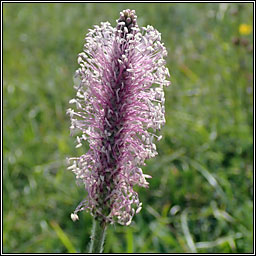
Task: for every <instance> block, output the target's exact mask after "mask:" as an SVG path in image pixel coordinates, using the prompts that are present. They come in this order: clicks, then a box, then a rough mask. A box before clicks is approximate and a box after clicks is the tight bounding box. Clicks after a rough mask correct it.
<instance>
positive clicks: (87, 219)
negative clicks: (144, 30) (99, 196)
mask: <svg viewBox="0 0 256 256" xmlns="http://www.w3.org/2000/svg"><path fill="white" fill-rule="evenodd" d="M126 8H130V9H135V10H136V12H137V15H138V23H139V25H140V26H145V25H147V24H151V25H153V26H154V27H155V28H157V29H158V30H159V31H160V32H161V33H162V40H163V41H164V42H165V45H166V47H167V49H168V53H169V55H168V59H167V64H168V67H169V69H170V73H171V75H172V77H171V81H172V86H170V87H168V88H167V89H166V120H167V123H166V126H165V127H164V129H163V130H162V134H163V139H162V141H160V142H159V143H158V144H157V146H158V150H159V155H158V157H157V158H155V159H152V160H150V161H148V162H147V166H145V167H143V168H144V171H145V172H146V173H148V174H150V175H152V176H153V178H152V179H151V180H150V189H138V190H139V194H140V198H141V200H142V202H143V205H144V207H143V210H142V211H141V213H140V214H139V215H137V216H136V217H135V218H134V221H133V223H132V224H131V226H130V227H122V226H119V225H114V226H111V227H110V228H109V229H108V234H107V240H106V245H105V252H115V253H119V252H128V253H130V252H137V253H140V252H151V253H154V252H158V253H160V252H162V253H164V252H168V253H174V252H175V253H179V252H205V253H206V252H207V253H218V252H219V253H220V252H233V253H234V252H240V253H242V252H252V248H253V247H252V246H253V244H252V234H253V223H252V217H253V203H252V199H253V186H252V180H253V112H252V108H253V81H252V79H253V74H252V66H253V62H252V61H253V60H252V52H253V48H252V31H251V30H252V21H253V5H252V4H217V3H212V4H211V3H201V4H178V3H176V4H174V3H173V4H172V3H168V4H167V3H166V4H153V3H147V4H146V3H144V4H143V3H137V4H135V3H133V4H131V3H123V4H121V3H119V4H118V3H116V4H114V3H111V4H110V3H109V4H107V3H106V4H96V3H95V4H92V3H83V4H77V3H73V4H69V3H61V4H48V3H41V4H25V3H22V4H17V3H15V4H14V3H4V4H3V29H4V32H3V54H4V56H3V64H4V67H3V75H4V80H3V114H4V116H3V122H4V123H3V139H4V141H3V160H4V162H3V170H4V172H3V177H4V182H3V200H4V204H3V224H4V225H3V249H4V252H6V253H32V252H33V253H60V252H62V253H64V252H85V251H86V250H87V244H88V242H89V236H90V229H91V224H92V219H91V216H90V215H89V214H86V213H81V214H80V221H78V222H76V223H73V222H72V221H71V220H70V213H71V212H73V210H74V209H75V207H76V206H77V204H78V203H79V202H80V201H81V200H82V199H83V198H84V196H85V192H84V189H83V187H78V186H77V185H76V184H75V178H74V176H73V174H72V173H71V172H69V171H67V170H66V163H65V158H66V157H67V156H74V155H78V154H81V153H82V152H84V151H85V150H86V148H82V149H77V150H76V149H75V138H73V137H70V136H69V125H70V122H69V119H68V117H67V116H66V114H65V112H66V109H67V108H68V107H70V106H69V104H68V101H69V100H70V99H71V98H72V97H73V96H74V95H75V91H74V89H73V87H72V85H73V81H72V77H73V74H74V71H75V70H76V68H77V67H78V64H77V60H76V58H77V54H78V53H79V52H81V50H82V47H83V38H84V37H85V34H86V33H87V30H88V29H89V28H91V27H92V26H93V25H94V24H99V23H100V22H101V21H110V22H111V23H112V24H113V25H114V24H115V20H116V19H117V18H118V16H119V12H120V11H121V10H123V9H126Z"/></svg>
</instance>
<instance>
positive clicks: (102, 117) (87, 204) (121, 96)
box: [67, 9, 169, 225]
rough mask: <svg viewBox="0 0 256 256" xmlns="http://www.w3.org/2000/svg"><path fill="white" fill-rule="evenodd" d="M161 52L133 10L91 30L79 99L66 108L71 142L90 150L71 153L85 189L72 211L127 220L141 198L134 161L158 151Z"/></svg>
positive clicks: (142, 180) (164, 72) (155, 35)
mask: <svg viewBox="0 0 256 256" xmlns="http://www.w3.org/2000/svg"><path fill="white" fill-rule="evenodd" d="M166 55H167V51H166V49H165V47H164V44H163V43H161V34H160V33H159V32H158V31H157V30H156V29H154V28H153V27H152V26H147V27H146V28H144V27H143V28H139V27H138V25H137V16H136V15H135V11H134V10H129V9H128V10H124V11H122V12H121V13H120V18H119V19H118V20H117V26H116V27H115V28H113V27H112V26H111V25H110V23H108V22H102V23H101V25H100V26H94V29H89V33H88V34H87V35H86V38H85V44H84V50H83V52H82V53H80V54H79V55H78V63H79V65H80V68H79V69H78V70H77V71H76V74H75V79H76V80H77V81H79V82H78V83H77V82H76V84H75V86H74V87H75V89H76V90H77V95H76V96H77V97H76V98H75V99H72V100H71V101H70V103H74V104H75V105H76V111H75V110H73V109H68V110H67V113H68V114H69V115H70V118H71V127H70V129H71V133H72V134H74V133H77V131H80V136H77V143H78V144H77V146H76V147H80V146H82V142H83V141H88V143H89V147H90V149H89V151H88V152H87V153H86V154H84V155H82V156H80V157H72V158H69V160H70V161H71V163H72V164H71V166H70V167H68V169H70V170H72V171H73V172H74V173H75V174H76V178H77V179H81V180H82V181H83V183H84V185H85V188H86V190H87V192H88V196H87V198H86V199H85V200H84V201H82V202H81V203H80V204H79V205H78V207H77V208H76V210H75V212H74V213H72V214H71V218H72V219H73V220H77V219H78V215H77V212H79V211H81V210H88V211H90V213H91V214H92V215H93V216H94V217H95V218H96V219H98V220H101V221H105V222H106V223H114V222H118V223H119V224H123V225H129V224H130V223H131V220H132V218H133V216H134V214H135V213H138V212H139V211H140V210H141V206H142V203H140V201H139V197H138V193H137V192H135V191H134V187H135V186H136V185H139V186H142V187H148V184H149V183H148V182H147V181H146V179H147V178H151V176H149V175H146V174H143V172H142V169H141V168H140V167H139V166H141V165H145V163H144V161H145V159H148V158H151V157H154V156H155V155H157V151H156V145H155V144H154V140H155V138H156V139H157V140H159V139H161V136H157V135H156V134H155V133H154V132H156V130H159V129H160V128H161V126H162V125H163V124H164V123H165V116H164V114H165V109H164V102H165V98H164V91H163V86H168V85H169V81H167V80H166V77H169V71H168V68H167V67H165V66H164V65H165V60H164V57H165V56H166Z"/></svg>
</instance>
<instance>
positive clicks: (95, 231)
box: [89, 219, 107, 253]
mask: <svg viewBox="0 0 256 256" xmlns="http://www.w3.org/2000/svg"><path fill="white" fill-rule="evenodd" d="M106 229H107V223H106V222H105V221H102V222H99V221H98V220H96V219H93V226H92V235H91V244H90V249H89V253H102V252H103V245H104V240H105V235H106Z"/></svg>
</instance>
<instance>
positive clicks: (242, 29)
mask: <svg viewBox="0 0 256 256" xmlns="http://www.w3.org/2000/svg"><path fill="white" fill-rule="evenodd" d="M251 32H252V26H251V25H248V24H240V26H239V33H240V34H241V35H249V34H251Z"/></svg>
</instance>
